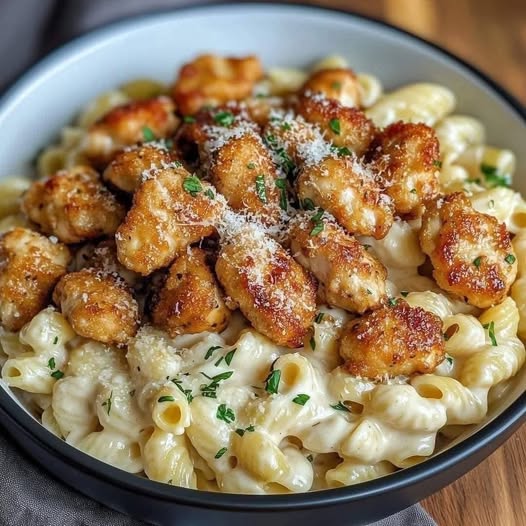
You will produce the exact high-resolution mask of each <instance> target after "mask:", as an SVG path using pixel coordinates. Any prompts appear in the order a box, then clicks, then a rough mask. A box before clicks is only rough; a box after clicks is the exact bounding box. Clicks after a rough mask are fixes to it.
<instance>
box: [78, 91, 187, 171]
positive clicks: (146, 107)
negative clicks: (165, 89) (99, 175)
mask: <svg viewBox="0 0 526 526" xmlns="http://www.w3.org/2000/svg"><path fill="white" fill-rule="evenodd" d="M178 124H179V119H178V118H177V117H176V115H175V106H174V103H173V101H172V100H171V99H170V98H169V97H165V96H160V97H155V98H153V99H146V100H139V101H133V102H129V103H127V104H123V105H121V106H117V107H116V108H113V109H112V110H110V111H109V112H108V113H106V115H104V116H103V117H102V118H101V119H99V120H98V121H97V122H96V123H95V124H93V125H91V126H90V128H89V129H88V131H87V134H86V137H85V140H84V144H83V146H84V148H83V150H84V153H85V155H86V156H87V157H88V159H89V160H90V162H91V163H93V165H94V166H96V167H97V168H104V167H105V166H106V165H107V164H108V163H109V162H110V161H111V160H112V159H113V157H115V154H116V153H117V152H119V151H121V150H123V149H124V148H125V147H126V146H131V145H133V144H136V143H139V142H143V141H151V140H153V139H162V138H165V137H169V136H170V135H172V134H173V133H174V132H175V130H176V128H177V126H178Z"/></svg>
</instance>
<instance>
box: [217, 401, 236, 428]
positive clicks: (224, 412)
mask: <svg viewBox="0 0 526 526" xmlns="http://www.w3.org/2000/svg"><path fill="white" fill-rule="evenodd" d="M216 418H217V419H218V420H222V421H223V422H226V423H227V424H231V423H232V422H234V420H235V419H236V415H235V414H234V411H233V410H232V409H230V407H228V406H227V405H226V404H221V405H220V406H219V407H218V408H217V412H216Z"/></svg>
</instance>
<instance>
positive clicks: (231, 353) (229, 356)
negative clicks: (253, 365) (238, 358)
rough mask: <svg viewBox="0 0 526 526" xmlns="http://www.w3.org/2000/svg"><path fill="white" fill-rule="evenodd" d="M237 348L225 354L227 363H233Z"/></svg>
mask: <svg viewBox="0 0 526 526" xmlns="http://www.w3.org/2000/svg"><path fill="white" fill-rule="evenodd" d="M236 351H237V348H236V349H232V350H231V351H229V352H227V353H226V355H225V362H226V364H227V365H230V364H231V363H232V359H233V358H234V354H236Z"/></svg>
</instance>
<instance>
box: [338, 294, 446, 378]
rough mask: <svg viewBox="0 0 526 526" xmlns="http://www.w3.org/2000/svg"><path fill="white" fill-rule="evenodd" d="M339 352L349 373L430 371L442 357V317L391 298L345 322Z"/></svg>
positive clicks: (392, 374)
mask: <svg viewBox="0 0 526 526" xmlns="http://www.w3.org/2000/svg"><path fill="white" fill-rule="evenodd" d="M395 302H396V304H394V303H395ZM340 355H341V356H342V358H343V359H344V360H345V364H344V366H343V367H344V369H345V370H346V371H347V372H348V373H349V374H351V375H353V376H362V377H365V378H371V379H377V380H379V379H383V378H385V377H389V378H393V377H395V376H400V375H404V376H411V375H414V374H418V373H420V374H424V373H431V372H433V371H434V370H435V368H436V367H437V366H438V365H439V364H440V363H441V362H442V361H443V360H444V357H445V342H444V336H443V335H442V321H441V319H440V318H439V317H438V316H436V315H435V314H433V313H431V312H428V311H426V310H424V309H422V308H420V307H410V306H409V305H408V304H407V302H405V301H403V300H401V299H400V300H394V299H393V300H391V301H390V304H389V305H385V306H383V307H381V308H379V309H376V310H374V311H373V312H370V313H369V314H366V315H365V316H362V317H361V318H357V319H355V320H351V321H349V322H347V324H346V325H345V326H344V328H343V332H342V336H341V340H340Z"/></svg>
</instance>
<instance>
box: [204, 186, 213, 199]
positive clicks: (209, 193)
mask: <svg viewBox="0 0 526 526" xmlns="http://www.w3.org/2000/svg"><path fill="white" fill-rule="evenodd" d="M205 195H206V197H208V198H209V199H215V194H214V192H213V191H212V190H211V189H210V188H209V189H208V190H206V192H205Z"/></svg>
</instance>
